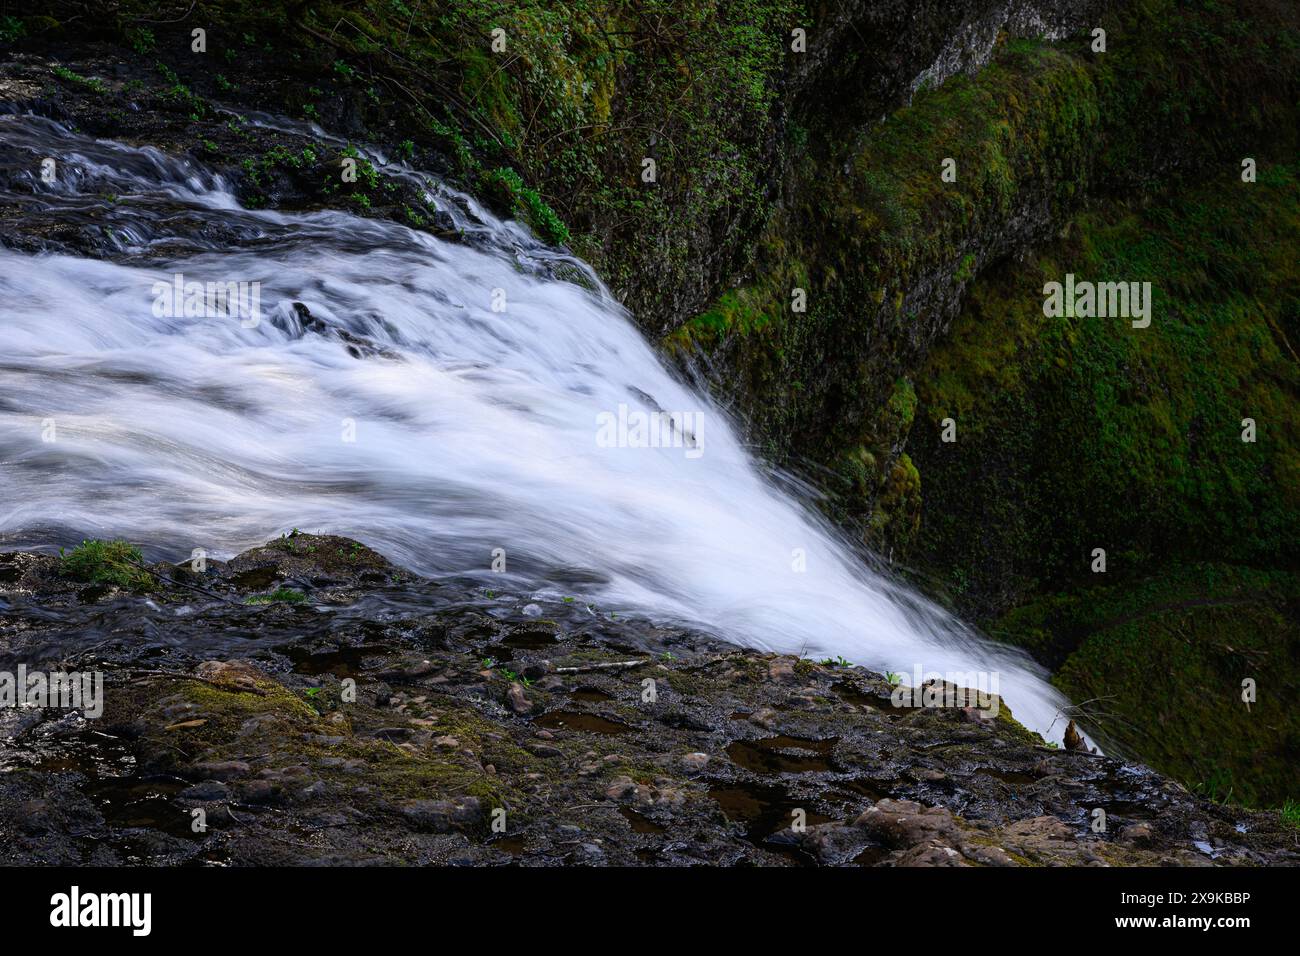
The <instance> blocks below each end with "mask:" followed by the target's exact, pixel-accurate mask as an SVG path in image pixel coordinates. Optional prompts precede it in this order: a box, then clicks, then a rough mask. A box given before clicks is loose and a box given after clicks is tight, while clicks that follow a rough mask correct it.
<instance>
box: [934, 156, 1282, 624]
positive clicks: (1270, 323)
mask: <svg viewBox="0 0 1300 956" xmlns="http://www.w3.org/2000/svg"><path fill="white" fill-rule="evenodd" d="M1298 244H1300V171H1298V170H1297V169H1296V168H1289V167H1283V166H1271V167H1267V168H1266V169H1265V170H1264V171H1263V173H1262V175H1261V177H1260V180H1259V182H1256V183H1249V184H1248V183H1243V182H1241V181H1240V179H1239V178H1238V177H1237V176H1235V175H1234V174H1233V173H1228V174H1227V175H1225V176H1223V177H1222V178H1221V179H1220V180H1219V182H1218V183H1216V184H1214V185H1211V186H1207V187H1204V188H1203V189H1201V190H1198V191H1195V192H1192V193H1190V194H1188V195H1187V196H1186V197H1185V198H1180V199H1174V200H1169V201H1167V202H1164V203H1160V204H1157V205H1153V206H1150V207H1148V208H1146V209H1144V210H1139V209H1128V208H1125V207H1112V208H1111V210H1110V212H1109V213H1107V214H1101V213H1095V214H1088V215H1086V216H1083V217H1080V219H1079V220H1078V221H1077V222H1076V223H1075V226H1074V229H1073V231H1072V235H1071V238H1069V239H1067V240H1065V241H1063V242H1059V243H1057V244H1055V245H1052V246H1048V247H1046V248H1044V249H1043V251H1042V252H1041V253H1040V254H1039V255H1037V256H1035V257H1033V258H1032V259H1030V260H1029V261H1028V262H1027V263H1025V264H1023V265H1016V264H1008V265H1006V266H1005V267H1002V268H999V269H997V270H995V271H993V272H991V273H990V274H989V276H988V277H987V278H986V279H982V280H981V281H980V282H978V283H977V284H976V286H975V288H974V290H973V292H972V297H971V302H970V305H969V306H968V307H967V309H966V311H965V312H964V313H963V314H962V316H961V317H960V318H959V319H958V321H957V322H956V323H955V325H954V327H953V329H952V332H951V333H950V336H949V340H948V341H947V342H946V343H945V344H944V345H943V346H942V347H941V348H939V349H937V350H936V351H935V352H934V353H933V355H932V356H931V358H930V360H929V361H928V363H927V365H926V367H925V369H924V370H923V371H922V372H921V373H920V375H919V376H918V383H919V384H918V394H919V396H920V407H919V410H918V413H917V421H918V424H917V425H916V426H914V428H913V432H912V441H911V442H910V444H909V451H910V453H911V455H912V458H913V460H914V461H915V462H916V464H917V467H918V469H919V470H920V473H921V478H922V484H923V489H924V491H923V498H924V501H925V505H924V515H923V521H922V530H921V535H920V549H921V551H922V553H923V554H924V555H926V557H927V559H928V561H929V563H930V564H931V565H932V567H934V568H936V569H937V570H939V571H940V573H941V574H942V576H943V577H944V578H946V579H947V580H950V581H953V582H956V583H957V585H958V587H956V588H955V589H954V597H955V598H956V599H957V600H958V603H959V604H960V605H961V606H962V607H964V608H965V609H967V610H968V611H971V612H973V613H975V614H976V615H978V616H980V617H982V618H989V617H993V616H997V615H1000V614H1001V613H1003V612H1005V611H1006V610H1007V609H1009V608H1010V607H1011V606H1013V605H1014V604H1016V603H1018V602H1019V601H1020V600H1021V599H1023V598H1025V597H1028V596H1033V595H1037V594H1045V593H1051V592H1053V591H1056V590H1059V589H1061V588H1063V587H1066V586H1073V585H1078V584H1082V583H1083V582H1085V581H1089V579H1090V578H1091V577H1092V572H1091V567H1092V552H1093V550H1094V549H1096V548H1101V549H1104V550H1105V552H1106V558H1107V565H1106V567H1107V570H1106V574H1107V575H1108V577H1107V579H1106V580H1114V578H1115V577H1119V578H1121V579H1123V578H1134V577H1141V576H1145V575H1153V574H1159V573H1161V572H1162V571H1163V570H1164V569H1165V568H1166V567H1167V565H1168V563H1170V562H1182V563H1186V562H1191V561H1196V560H1199V559H1201V558H1202V557H1203V556H1205V555H1214V556H1215V557H1216V559H1217V560H1223V561H1230V562H1239V563H1246V564H1251V565H1255V566H1261V567H1279V568H1280V567H1294V566H1295V562H1296V561H1297V559H1300V550H1298V546H1297V541H1300V415H1298V414H1297V412H1300V367H1298V366H1297V361H1296V356H1295V353H1294V351H1293V344H1292V343H1293V341H1294V339H1295V337H1296V332H1297V325H1298V322H1297V316H1298V315H1300V270H1297V268H1296V260H1295V257H1294V255H1293V254H1292V253H1293V251H1294V250H1295V249H1296V248H1297V245H1298ZM1067 272H1073V273H1075V274H1076V275H1078V276H1079V277H1080V278H1081V279H1082V278H1089V279H1094V280H1098V281H1100V280H1106V279H1115V278H1118V277H1123V278H1124V279H1125V280H1127V281H1150V282H1151V283H1152V293H1153V298H1154V306H1153V315H1152V320H1151V325H1150V327H1149V328H1144V329H1135V328H1132V327H1131V323H1130V322H1129V321H1128V320H1127V319H1125V318H1112V319H1100V318H1048V317H1045V316H1044V314H1043V307H1042V301H1043V295H1042V291H1043V287H1044V285H1045V283H1047V282H1049V281H1054V280H1057V281H1059V280H1060V279H1062V278H1063V277H1064V276H1065V274H1066V273H1067ZM949 417H950V418H952V419H954V420H955V421H956V423H957V435H958V440H957V441H955V442H951V443H944V442H942V441H940V431H941V426H940V422H941V421H942V420H943V419H945V418H949ZM1246 419H1250V420H1251V421H1252V422H1253V428H1252V429H1248V428H1246V427H1245V420H1246ZM1243 438H1251V439H1253V440H1243Z"/></svg>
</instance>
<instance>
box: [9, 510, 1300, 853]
mask: <svg viewBox="0 0 1300 956" xmlns="http://www.w3.org/2000/svg"><path fill="white" fill-rule="evenodd" d="M312 548H314V549H315V550H311V549H312ZM353 555H356V556H357V557H355V558H353V557H352V556H353ZM258 568H261V569H266V568H271V569H272V570H273V571H274V573H275V575H276V577H275V578H274V579H273V580H274V581H296V580H298V579H303V578H305V579H307V580H308V581H310V580H311V579H312V578H315V577H321V576H330V577H334V578H338V579H344V580H346V581H347V582H348V584H347V586H348V588H349V589H350V590H351V591H353V592H354V594H355V598H356V599H355V601H353V602H352V603H350V604H348V605H347V606H337V607H336V606H328V605H316V606H314V607H312V608H311V609H309V610H303V609H302V608H301V607H298V608H284V609H283V610H282V611H281V610H280V609H278V608H276V607H275V606H265V605H264V606H260V607H249V606H245V605H244V604H243V603H242V601H241V600H240V598H241V597H242V596H243V595H246V594H248V593H250V591H260V590H261V588H262V587H263V586H264V584H265V580H266V579H259V581H258V582H256V583H257V584H258V587H257V588H247V587H244V586H242V585H240V584H239V583H237V581H236V576H237V575H239V574H242V573H245V572H247V571H248V570H250V569H258ZM0 569H9V570H8V573H6V574H4V575H0V597H3V598H4V599H5V600H7V601H12V602H13V609H12V611H9V612H6V614H5V615H3V616H0V640H2V641H3V646H5V647H6V648H8V651H7V653H8V654H9V655H10V657H12V658H13V659H15V660H28V661H29V662H30V661H36V660H40V659H46V658H48V657H49V655H50V653H51V652H50V648H57V649H58V653H59V654H60V655H61V656H63V657H65V658H69V659H76V658H77V657H78V655H91V656H92V657H93V659H94V661H95V666H96V667H98V668H100V669H101V670H103V671H104V672H105V674H106V682H107V687H108V688H109V689H110V690H111V692H110V693H106V695H105V696H106V707H107V709H106V712H105V715H104V718H103V720H102V721H100V722H99V724H98V725H95V724H94V722H92V721H87V720H83V719H82V718H81V717H79V716H78V715H67V714H63V715H60V714H44V713H42V714H31V713H27V712H0V731H3V732H4V733H5V734H6V736H8V737H11V738H12V741H11V745H10V746H9V750H8V754H7V756H6V757H5V758H4V759H5V760H6V761H8V763H7V764H6V766H12V767H14V768H15V769H11V770H10V771H9V772H7V773H0V838H2V839H3V840H4V841H5V843H4V845H5V846H6V847H8V848H9V849H8V851H7V852H8V858H10V859H13V860H18V861H28V862H35V861H40V862H69V863H71V862H90V861H99V862H104V863H110V864H111V863H115V862H121V861H122V860H126V859H132V860H137V861H140V860H143V861H147V862H156V863H163V864H168V863H178V862H185V861H188V860H191V859H195V858H198V856H196V855H201V858H202V859H203V860H204V861H206V862H225V863H264V864H265V863H277V862H278V863H329V864H363V863H364V864H370V863H390V864H391V863H410V862H420V863H438V862H440V863H451V862H458V863H460V864H463V865H480V864H490V863H499V862H500V860H501V858H502V857H503V856H505V857H508V858H509V859H510V860H512V861H514V862H517V863H520V864H522V865H548V864H564V863H568V864H578V865H632V866H644V865H693V864H699V863H701V862H705V863H708V864H711V865H735V864H740V863H748V864H759V865H779V866H785V865H808V864H818V865H827V866H850V865H879V866H954V865H958V866H960V865H973V866H1008V865H1017V866H1019V865H1080V866H1082V865H1102V864H1104V865H1126V864H1143V865H1196V866H1204V865H1258V864H1262V863H1279V862H1292V863H1297V862H1300V851H1297V850H1296V848H1295V846H1294V840H1293V837H1292V833H1291V831H1289V830H1287V829H1285V827H1284V825H1283V824H1281V823H1280V822H1279V821H1278V819H1277V818H1276V816H1274V815H1270V814H1260V813H1252V812H1250V811H1246V810H1236V809H1231V808H1225V807H1218V806H1215V805H1213V804H1209V803H1206V802H1203V801H1200V800H1198V799H1197V798H1196V797H1194V796H1193V795H1191V794H1189V793H1188V792H1187V791H1186V790H1185V789H1184V788H1182V787H1180V786H1178V785H1177V784H1174V783H1173V782H1171V781H1169V780H1167V779H1165V778H1163V777H1160V776H1159V775H1158V774H1155V773H1153V772H1151V771H1150V770H1147V769H1146V768H1143V767H1141V766H1137V765H1133V764H1126V763H1124V762H1123V761H1121V760H1117V759H1115V758H1113V757H1100V756H1092V755H1086V754H1082V753H1073V752H1068V751H1048V750H1046V749H1045V748H1044V747H1043V746H1042V745H1041V741H1039V740H1038V738H1037V737H1036V736H1035V735H1033V734H1030V733H1029V732H1027V731H1026V730H1025V729H1024V728H1023V727H1020V725H1018V724H1016V723H1015V721H1014V718H1013V716H1009V715H1008V712H1007V710H1006V708H1005V704H1004V705H1003V706H1004V709H1003V712H1002V713H1001V714H1000V715H999V717H998V718H997V719H995V720H985V719H984V718H978V719H979V723H977V724H971V723H968V722H967V719H966V718H965V717H964V716H963V715H962V714H960V713H957V712H955V711H954V712H942V711H926V712H920V713H908V714H904V715H900V714H898V713H897V712H895V711H893V710H892V709H891V708H889V707H888V689H887V688H888V685H887V684H885V682H884V679H883V678H882V677H881V676H880V675H876V674H871V673H869V672H867V671H864V670H862V669H853V670H851V671H846V670H844V669H842V668H834V667H830V666H826V665H822V664H817V663H815V662H812V661H802V660H799V661H796V660H794V659H792V658H789V657H784V658H778V657H775V656H773V655H766V654H761V653H759V652H756V651H753V650H746V649H743V648H737V647H734V646H730V645H726V644H722V643H719V642H717V641H714V640H712V639H711V638H709V637H707V636H706V635H701V634H692V633H690V632H686V631H682V630H668V629H661V628H655V627H654V626H653V625H650V624H649V623H647V622H642V621H638V620H635V619H620V620H618V621H612V620H610V621H603V622H602V623H601V627H600V628H599V629H598V630H596V629H592V628H591V627H590V626H589V624H588V620H589V618H588V617H587V615H585V612H584V611H583V610H582V609H581V608H575V607H574V606H572V605H570V604H564V603H558V602H557V603H555V604H547V606H545V607H544V608H542V614H541V615H539V620H546V621H554V622H557V626H555V627H553V628H552V627H549V626H548V627H546V628H544V629H543V630H542V632H541V633H543V634H544V635H545V640H546V642H547V644H548V647H547V650H546V654H547V657H546V658H528V657H526V656H525V657H524V660H522V661H519V660H512V661H510V663H509V665H508V667H509V668H510V669H509V670H508V669H507V665H500V664H498V665H494V666H491V667H484V661H483V658H484V656H485V651H484V648H485V647H487V646H492V647H500V646H502V645H501V644H500V643H499V642H498V640H497V638H498V636H499V635H500V634H501V633H513V634H516V635H517V634H519V633H520V632H519V631H512V630H510V629H509V628H506V629H498V628H497V627H496V626H495V625H494V624H493V623H492V621H491V619H490V617H486V616H483V617H480V616H479V611H478V609H479V608H481V607H483V606H484V605H483V603H482V602H483V601H484V600H485V599H484V598H483V597H482V595H481V594H480V593H477V592H475V591H472V590H470V589H467V588H459V587H457V586H456V585H454V584H452V583H449V582H439V583H438V584H437V585H434V584H433V583H431V582H425V581H422V580H420V579H419V578H416V577H415V576H413V575H410V574H409V573H407V572H403V571H401V570H400V569H396V568H393V567H392V566H391V565H389V564H388V563H387V562H386V561H384V559H383V558H382V557H380V556H378V555H373V553H367V551H366V550H365V549H364V547H363V546H360V545H357V546H356V547H353V545H352V543H351V542H350V541H348V539H346V538H340V537H337V536H314V535H303V534H295V535H290V536H286V537H284V538H281V539H277V540H275V541H272V542H269V543H268V544H267V545H264V546H263V547H261V548H255V549H252V550H251V551H249V552H246V553H245V554H244V555H241V556H238V557H236V558H234V559H232V560H231V561H230V562H227V563H226V564H225V565H218V566H214V565H210V566H209V571H208V572H205V574H204V576H203V577H202V579H201V580H202V582H203V584H202V587H204V588H205V589H206V590H208V591H211V592H212V594H214V595H219V596H222V597H224V596H227V595H228V596H229V597H230V599H229V600H217V599H216V598H207V597H200V596H198V595H196V594H194V593H193V592H192V591H189V590H187V589H186V588H185V587H183V586H182V585H181V584H180V583H178V582H176V581H174V580H172V579H171V578H170V577H164V578H163V579H161V580H160V581H159V583H158V585H157V587H156V588H155V589H154V590H153V591H152V592H150V594H149V595H148V600H149V601H150V602H151V603H152V604H153V605H154V606H155V607H157V608H159V609H163V610H164V611H165V610H166V609H169V608H173V607H179V606H182V604H188V605H189V606H190V607H191V608H192V609H193V613H190V614H186V615H183V616H179V617H177V616H174V615H171V614H170V613H168V614H167V616H166V640H165V641H164V640H161V639H150V637H149V635H151V634H154V633H157V632H158V630H159V629H158V628H157V627H156V625H155V624H154V622H153V617H152V616H153V615H155V614H156V613H157V612H155V611H153V610H151V609H150V608H149V607H148V606H146V605H144V604H143V601H142V598H141V597H140V596H131V597H129V598H125V599H105V601H104V602H102V603H100V604H98V605H91V606H87V605H83V604H81V603H79V602H78V601H76V596H75V594H74V593H71V592H70V591H69V589H68V588H67V587H66V582H63V581H61V580H60V579H59V578H58V576H57V574H52V573H51V562H50V561H49V560H48V559H47V558H45V557H44V556H40V555H21V554H7V555H0ZM368 571H374V572H376V575H375V576H374V577H372V578H369V579H368V578H367V576H366V575H367V572H368ZM245 580H246V579H245ZM537 600H539V601H540V599H537ZM191 602H192V603H191ZM539 607H541V605H540V604H539ZM393 608H400V609H401V613H400V614H399V615H396V616H395V615H393V614H392V609H393ZM254 622H255V623H254ZM529 626H531V625H529ZM534 633H536V632H534ZM431 635H432V637H431ZM538 639H539V640H540V638H538ZM529 640H531V638H530V639H529ZM664 642H668V643H666V644H665V643H664ZM669 646H671V648H672V652H671V656H670V657H665V656H664V650H666V648H667V647H669ZM629 648H632V649H634V650H632V651H630V650H629ZM508 650H510V651H511V653H513V654H518V655H521V656H524V655H529V654H532V653H534V651H533V650H532V649H529V648H526V647H516V648H508ZM488 653H491V652H490V651H489V652H488ZM641 654H645V655H647V656H648V657H649V658H650V659H651V660H652V661H653V663H652V664H649V665H648V666H647V667H639V668H630V669H604V670H602V669H600V668H598V667H593V666H592V665H595V664H599V663H601V662H604V661H615V662H619V661H627V660H629V659H631V658H632V657H633V656H639V655H641ZM87 659H89V658H87ZM543 660H544V661H546V664H545V665H544V668H545V671H546V676H545V677H543V678H542V679H541V680H537V681H535V682H532V683H530V684H528V685H527V686H525V683H524V681H523V680H522V679H516V678H515V677H514V674H518V673H523V674H525V675H527V674H528V673H529V671H528V670H527V668H528V667H529V665H530V664H532V663H536V662H538V661H543ZM541 666H542V665H539V667H541ZM561 668H570V669H576V671H574V670H571V671H569V672H568V673H565V672H563V671H561V670H560V669H561ZM651 668H652V669H651ZM533 672H534V673H535V672H536V670H534V671H533ZM647 673H653V674H654V675H655V678H656V681H657V683H658V685H659V687H660V691H661V693H660V697H659V700H658V702H657V703H654V704H646V703H643V702H642V699H641V693H640V681H641V678H642V676H644V675H645V674H647ZM774 675H775V676H774ZM566 677H567V678H569V679H567V680H566V679H565V678H566ZM345 678H346V680H347V681H350V682H352V683H354V684H355V686H354V687H350V688H348V690H347V693H346V694H345V686H344V684H345ZM528 679H529V680H530V681H531V680H532V678H528ZM792 697H806V698H809V699H810V700H812V701H813V702H814V703H815V704H816V705H817V706H815V707H808V706H804V707H797V706H792V705H791V699H792ZM817 698H828V699H831V700H833V701H835V702H836V703H835V704H834V706H826V705H824V704H822V703H820V702H818V701H817ZM880 701H883V703H880ZM142 794H146V795H147V796H144V797H142V796H141V795H142ZM142 799H144V800H146V805H147V807H148V813H147V814H145V813H142V812H141V811H140V809H139V808H140V806H141V804H140V803H139V801H140V800H142ZM195 807H202V808H203V809H204V811H205V813H206V814H207V818H208V821H209V824H210V826H209V830H208V831H207V833H204V834H196V833H193V832H192V831H191V830H190V828H189V822H190V817H189V810H190V809H191V808H195ZM1095 807H1103V808H1106V810H1107V813H1108V815H1109V818H1110V822H1111V831H1113V832H1111V833H1101V834H1094V833H1092V832H1091V830H1090V828H1089V821H1090V819H1091V817H1090V814H1091V811H1092V809H1093V808H1095ZM575 808H576V809H575ZM498 811H500V812H502V813H504V814H505V816H504V817H500V818H499V819H502V820H504V825H505V828H506V829H505V832H504V833H502V832H501V831H500V830H499V829H493V828H492V822H493V820H494V814H495V813H497V812H498ZM1238 825H1241V828H1242V829H1241V830H1239V829H1238ZM1243 830H1244V832H1242V831H1243ZM304 833H310V834H311V838H310V840H304V839H303V838H302V834H304ZM218 834H219V837H218ZM684 834H689V838H686V837H684V836H683V835H684ZM1204 847H1208V848H1209V852H1208V853H1207V852H1206V850H1204V849H1203V848H1204Z"/></svg>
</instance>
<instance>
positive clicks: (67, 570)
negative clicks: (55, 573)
mask: <svg viewBox="0 0 1300 956" xmlns="http://www.w3.org/2000/svg"><path fill="white" fill-rule="evenodd" d="M59 558H60V562H59V573H60V574H62V575H63V576H64V577H68V578H72V579H74V580H77V581H86V582H89V583H90V584H115V585H117V586H118V587H122V588H131V589H132V590H137V591H138V590H143V589H145V588H147V587H149V585H151V584H152V583H153V578H151V577H150V576H149V573H148V572H147V571H145V570H144V568H142V567H139V565H141V564H143V563H144V555H142V554H141V553H140V549H139V548H137V547H136V546H135V545H133V544H128V543H127V542H125V541H98V540H87V541H83V542H81V544H79V545H77V546H76V547H75V548H73V549H72V550H71V551H69V552H67V553H66V554H65V553H64V551H63V549H62V548H60V549H59Z"/></svg>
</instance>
